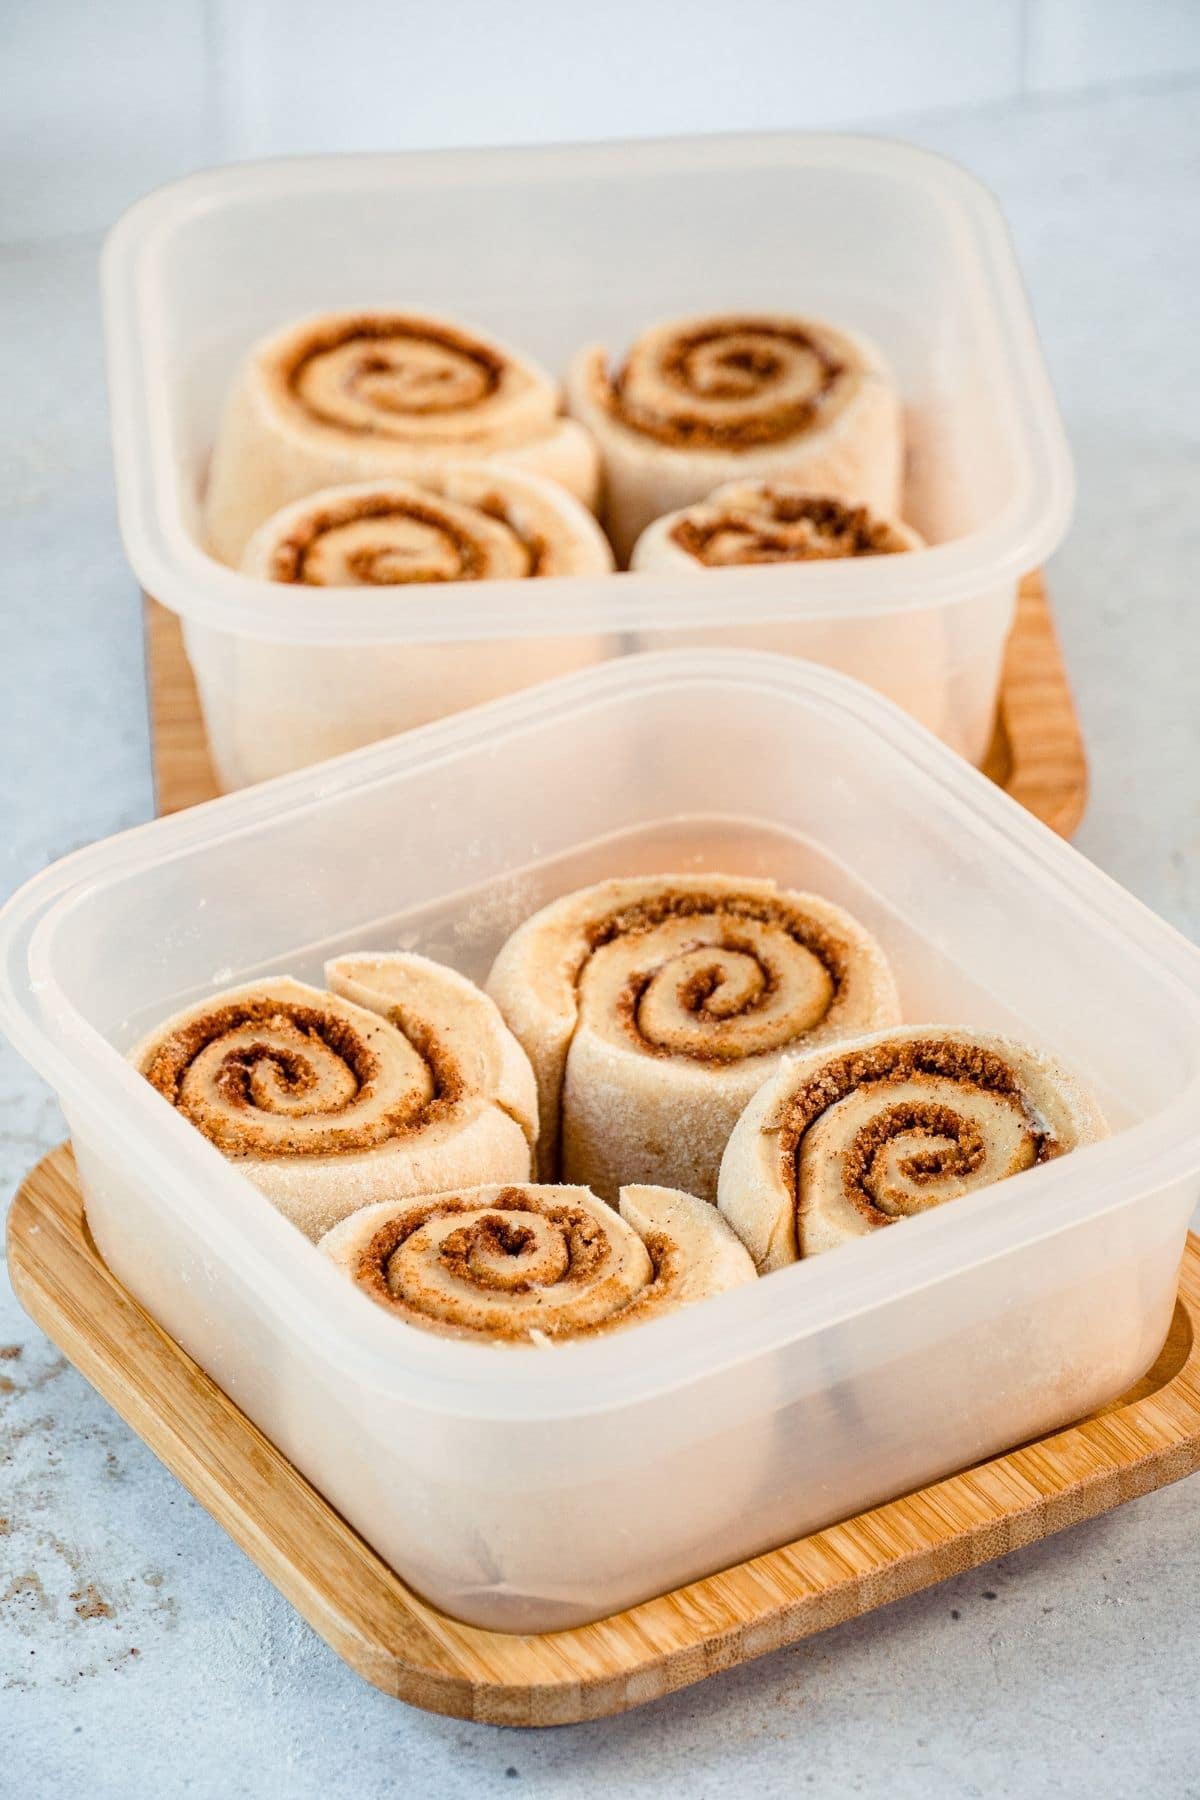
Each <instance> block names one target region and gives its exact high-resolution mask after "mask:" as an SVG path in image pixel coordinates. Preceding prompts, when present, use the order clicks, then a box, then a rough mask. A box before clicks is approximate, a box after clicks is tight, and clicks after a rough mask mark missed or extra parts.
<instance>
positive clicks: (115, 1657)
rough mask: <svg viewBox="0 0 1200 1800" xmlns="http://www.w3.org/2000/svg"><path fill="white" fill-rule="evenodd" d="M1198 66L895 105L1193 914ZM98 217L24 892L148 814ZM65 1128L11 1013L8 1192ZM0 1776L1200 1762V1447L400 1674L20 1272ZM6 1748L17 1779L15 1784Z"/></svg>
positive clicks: (441, 1779) (21, 836)
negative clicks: (1080, 1515)
mask: <svg viewBox="0 0 1200 1800" xmlns="http://www.w3.org/2000/svg"><path fill="white" fill-rule="evenodd" d="M1198 115H1200V87H1196V86H1170V85H1168V86H1164V87H1161V88H1159V89H1157V90H1156V91H1144V92H1141V93H1137V94H1133V95H1130V94H1125V95H1123V96H1122V97H1120V98H1103V97H1093V98H1083V99H1079V100H1075V101H1072V102H1063V101H1056V102H1054V103H1051V104H1046V105H1044V106H1032V107H1031V106H1024V107H1014V106H1005V107H999V108H996V109H994V110H990V111H986V112H977V113H974V114H971V115H966V114H963V115H954V116H950V115H947V116H945V117H942V118H938V119H936V120H929V119H924V120H919V121H916V122H910V123H909V124H908V125H907V126H905V127H903V128H898V129H904V130H905V132H906V134H907V135H910V136H913V137H916V138H917V139H918V140H919V141H921V142H924V143H926V144H928V145H929V146H930V147H932V148H935V149H938V150H942V151H944V152H946V153H947V154H948V155H950V156H953V157H956V158H958V159H959V160H961V161H962V162H964V163H966V164H967V166H968V167H970V168H971V169H973V170H974V171H975V172H976V173H978V174H979V175H981V176H982V177H983V178H984V180H985V181H987V182H989V183H990V184H991V186H992V187H993V188H994V189H995V191H996V192H997V194H998V195H999V197H1000V200H1001V202H1002V204H1003V205H1004V207H1005V209H1006V211H1007V213H1008V216H1009V219H1010V221H1011V223H1012V227H1013V231H1014V234H1015V237H1016V240H1017V247H1018V251H1019V254H1020V257H1021V259H1022V263H1023V266H1024V269H1025V272H1026V276H1027V279H1028V282H1029V286H1030V288H1031V291H1032V295H1033V300H1034V305H1035V308H1036V312H1037V316H1038V320H1039V324H1040V327H1041V330H1042V334H1043V337H1044V340H1045V345H1046V352H1047V357H1048V361H1049V364H1050V368H1051V371H1052V374H1053V377H1054V381H1055V385H1056V388H1057V391H1058V395H1059V398H1060V401H1061V404H1062V407H1063V410H1064V413H1065V416H1066V421H1067V428H1068V432H1069V435H1070V439H1071V443H1072V446H1073V449H1074V453H1075V458H1076V463H1077V468H1078V475H1079V506H1078V511H1077V515H1076V520H1075V524H1074V528H1073V530H1072V532H1071V536H1070V539H1069V541H1068V543H1067V545H1066V547H1065V548H1064V550H1063V551H1062V552H1061V553H1060V555H1059V556H1057V557H1056V558H1055V560H1054V563H1053V565H1052V569H1051V584H1052V593H1053V597H1054V602H1055V606H1056V609H1057V613H1058V618H1059V621H1060V625H1061V628H1062V633H1063V638H1064V643H1065V650H1066V655H1067V661H1068V665H1069V668H1070V671H1071V674H1072V677H1073V681H1074V686H1075V690H1076V695H1077V698H1078V702H1079V706H1080V711H1081V713H1082V717H1083V724H1084V729H1085V733H1086V736H1087V741H1088V747H1089V750H1090V753H1091V763H1092V780H1093V787H1092V800H1091V805H1090V809H1089V813H1088V817H1087V820H1086V822H1085V824H1084V826H1083V829H1082V830H1081V832H1080V833H1079V836H1078V839H1077V842H1078V844H1079V846H1080V848H1081V849H1083V850H1084V851H1085V852H1086V853H1087V854H1088V855H1089V856H1091V857H1093V858H1094V859H1095V860H1096V861H1097V862H1098V863H1100V864H1101V865H1102V866H1103V867H1104V868H1106V869H1107V870H1109V871H1110V872H1111V873H1112V874H1113V875H1115V876H1116V877H1117V878H1118V879H1119V880H1121V881H1122V882H1124V883H1125V884H1126V885H1127V886H1128V887H1130V888H1132V889H1133V891H1134V892H1135V893H1136V894H1138V895H1139V896H1141V897H1142V898H1143V899H1144V900H1145V901H1146V902H1147V903H1148V904H1149V905H1150V906H1152V907H1154V908H1155V909H1156V910H1158V911H1159V912H1161V913H1163V914H1165V915H1166V916H1167V917H1168V918H1169V919H1171V920H1172V921H1173V922H1174V923H1176V924H1177V925H1179V926H1180V927H1181V928H1182V929H1183V930H1185V931H1186V932H1188V933H1189V934H1190V935H1192V936H1193V937H1194V936H1196V935H1197V933H1198V932H1200V809H1198V805H1197V800H1198V793H1200V778H1198V773H1197V772H1198V769H1200V703H1198V699H1197V691H1196V689H1197V671H1198V669H1200V657H1198V652H1200V598H1198V596H1197V594H1196V592H1195V587H1196V580H1197V575H1196V571H1197V569H1198V568H1200V439H1198V437H1197V421H1198V420H1200V332H1198V331H1197V329H1196V314H1195V295H1196V293H1197V292H1198V291H1200V240H1198V238H1197V234H1196V231H1195V213H1196V195H1197V193H1198V192H1200V130H1198V127H1197V118H1198ZM96 250H97V246H96V244H95V243H94V242H92V241H91V240H88V241H78V240H72V241H67V242H60V243H58V244H55V245H49V246H46V245H44V246H41V247H31V248H29V249H28V250H22V249H20V248H17V249H12V250H7V251H4V252H3V253H2V261H0V271H2V273H0V320H2V330H0V342H3V344H4V346H5V359H6V364H5V378H4V393H5V402H6V404H5V408H4V414H5V423H4V426H3V428H2V429H3V436H4V440H5V441H4V443H3V449H2V452H0V453H2V455H3V458H4V471H3V476H2V479H0V534H2V536H3V540H4V544H5V549H6V569H7V577H6V585H5V590H4V600H3V606H4V614H5V632H4V651H3V653H2V654H0V749H2V752H3V755H2V761H0V766H2V767H3V769H4V770H5V781H4V787H5V793H4V797H3V807H4V816H3V831H2V838H3V845H2V855H3V862H2V864H0V891H3V892H7V891H8V890H9V889H10V888H11V887H13V886H15V885H16V883H17V882H18V881H19V880H21V879H23V878H24V877H25V876H27V875H29V874H32V873H33V872H34V871H35V870H37V869H38V868H40V867H41V866H42V865H43V864H44V863H46V862H47V861H49V860H50V859H52V858H54V857H58V856H62V855H63V854H64V853H65V852H67V851H69V850H71V849H74V848H75V847H76V846H78V845H80V844H84V843H88V842H90V841H91V840H92V839H94V838H98V837H101V836H104V835H106V834H108V833H110V832H112V831H116V830H119V829H121V828H122V827H124V826H127V825H131V824H134V823H136V822H137V821H139V820H141V819H144V818H146V817H148V816H149V815H150V812H151V790H150V778H149V766H148V752H147V731H146V717H145V696H144V692H143V679H142V647H141V636H140V617H139V607H138V596H137V592H136V588H135V584H134V582H133V580H132V578H131V576H130V574H129V572H128V570H127V568H126V566H125V563H124V560H123V557H122V552H121V546H120V542H119V539H118V536H117V529H116V524H115V519H114V513H113V502H112V493H111V481H110V472H109V451H108V441H107V419H106V413H105V402H104V392H103V380H102V372H101V371H102V363H101V344H100V329H99V322H98V311H97V296H96V275H95V264H96ZM61 1136H62V1124H61V1120H60V1119H59V1117H58V1115H57V1112H56V1108H55V1106H54V1104H53V1102H52V1101H51V1100H50V1098H49V1097H48V1095H47V1094H46V1092H45V1090H44V1089H43V1088H42V1086H41V1085H40V1083H39V1082H38V1081H37V1080H36V1079H35V1078H34V1077H33V1076H32V1075H31V1074H30V1073H29V1071H27V1070H26V1069H25V1067H24V1066H23V1065H22V1064H21V1063H20V1062H19V1061H18V1060H17V1059H16V1057H15V1056H14V1055H12V1053H11V1052H9V1051H8V1050H7V1048H4V1047H0V1194H2V1195H3V1197H4V1198H5V1199H7V1197H8V1195H9V1194H10V1192H11V1190H12V1188H13V1186H15V1184H16V1182H17V1181H18V1179H19V1178H20V1176H21V1175H22V1174H23V1173H24V1172H25V1170H26V1169H27V1168H28V1167H29V1165H30V1164H31V1163H32V1162H33V1161H34V1160H35V1159H36V1158H37V1157H38V1156H39V1155H40V1154H41V1153H42V1152H43V1151H44V1150H46V1149H48V1148H49V1147H50V1146H51V1145H53V1144H54V1143H55V1142H57V1141H58V1140H59V1138H60V1137H61ZM0 1346H15V1347H16V1348H17V1351H18V1353H17V1354H15V1355H13V1356H12V1357H11V1358H10V1359H8V1360H3V1361H0V1514H3V1515H4V1519H3V1522H0V1534H6V1535H0V1744H2V1746H3V1748H2V1750H0V1771H2V1772H0V1791H4V1792H11V1793H12V1794H14V1796H15V1795H20V1796H22V1797H23V1800H40V1797H42V1796H47V1797H49V1796H58V1795H61V1794H63V1793H67V1792H70V1791H74V1790H77V1791H81V1792H82V1791H86V1792H88V1793H89V1794H90V1795H93V1796H95V1797H96V1800H101V1797H102V1796H108V1795H114V1796H115V1795H130V1794H137V1795H140V1794H156V1795H174V1794H184V1793H187V1794H196V1795H202V1796H208V1795H212V1796H231V1797H232V1796H238V1795H267V1794H275V1793H281V1794H282V1793H286V1794H287V1795H288V1796H289V1800H317V1797H318V1796H320V1797H321V1800H334V1797H335V1796H339V1795H342V1794H355V1795H357V1794H370V1795H374V1794H388V1793H393V1792H395V1793H405V1794H438V1795H447V1796H450V1795H459V1794H461V1795H467V1794H471V1795H476V1794H478V1795H487V1794H491V1793H493V1792H495V1793H497V1794H501V1793H503V1794H505V1795H514V1794H522V1793H529V1794H554V1795H574V1794H589V1793H593V1792H605V1791H608V1792H613V1793H617V1794H631V1793H641V1792H648V1793H654V1794H657V1795H665V1794H681V1795H682V1794H687V1795H691V1796H705V1795H714V1796H715V1795H717V1794H719V1793H737V1792H739V1791H740V1792H754V1793H756V1794H761V1795H774V1794H780V1795H783V1794H789V1795H790V1794H794V1793H796V1792H805V1791H811V1792H814V1793H822V1794H831V1793H854V1794H880V1795H884V1794H886V1795H888V1796H890V1797H892V1800H899V1797H901V1796H904V1795H908V1794H913V1795H917V1794H920V1795H943V1794H945V1795H982V1794H987V1795H1022V1796H1028V1795H1040V1794H1072V1795H1073V1794H1079V1793H1083V1792H1088V1793H1091V1794H1093V1795H1097V1796H1103V1795H1109V1794H1112V1795H1116V1794H1121V1795H1125V1794H1128V1793H1130V1792H1133V1793H1138V1792H1149V1791H1160V1792H1163V1793H1166V1794H1172V1795H1179V1794H1184V1793H1195V1792H1200V1786H1198V1785H1197V1784H1198V1782H1200V1773H1198V1769H1200V1764H1198V1763H1197V1757H1196V1750H1197V1746H1198V1744H1200V1725H1198V1723H1197V1720H1198V1716H1200V1715H1198V1713H1197V1694H1198V1693H1200V1633H1198V1632H1197V1630H1196V1629H1195V1621H1194V1617H1193V1608H1194V1602H1195V1595H1196V1578H1197V1573H1198V1570H1200V1556H1198V1550H1197V1544H1198V1537H1200V1481H1192V1482H1185V1483H1183V1484H1181V1485H1180V1486H1177V1487H1174V1488H1170V1489H1167V1490H1166V1491H1164V1492H1162V1493H1160V1494H1157V1495H1153V1496H1150V1497H1149V1498H1147V1499H1144V1500H1140V1501H1137V1502H1135V1503H1133V1504H1131V1505H1128V1506H1125V1507H1123V1508H1121V1509H1120V1510H1119V1511H1118V1512H1116V1513H1114V1514H1111V1515H1109V1516H1108V1517H1107V1518H1104V1519H1101V1520H1098V1521H1097V1522H1095V1523H1093V1524H1090V1525H1086V1526H1083V1527H1081V1528H1079V1529H1077V1530H1074V1531H1071V1532H1068V1533H1066V1534H1064V1535H1062V1536H1060V1537H1058V1538H1055V1539H1052V1540H1050V1541H1048V1542H1046V1543H1043V1544H1039V1545H1036V1546H1034V1547H1032V1548H1030V1549H1027V1550H1025V1551H1022V1552H1020V1553H1018V1554H1014V1555H1012V1556H1008V1557H1005V1558H1004V1559H1003V1560H1002V1561H1000V1562H999V1563H996V1564H993V1565H992V1566H990V1567H989V1568H987V1569H985V1570H980V1571H978V1572H976V1573H975V1574H972V1575H967V1576H964V1577H963V1578H962V1579H960V1580H957V1581H954V1582H951V1583H950V1584H948V1585H946V1586H943V1587H939V1588H936V1589H934V1590H932V1591H931V1592H928V1593H925V1594H922V1595H919V1596H918V1597H916V1598H914V1599H912V1600H908V1601H905V1602H902V1603H900V1604H898V1605H896V1606H892V1607H890V1608H888V1609H886V1610H884V1611H882V1612H879V1613H876V1614H874V1615H872V1616H870V1617H867V1618H864V1619H861V1620H859V1621H857V1622H855V1623H853V1624H849V1625H846V1626H843V1627H841V1628H839V1629H837V1630H834V1631H830V1632H826V1633H825V1634H824V1635H822V1636H820V1637H817V1638H814V1639H811V1640H810V1641H808V1642H806V1643H804V1644H802V1645H800V1646H799V1647H797V1648H796V1649H793V1650H791V1651H784V1652H781V1653H779V1654H777V1655H774V1656H771V1657H768V1658H766V1659H765V1660H763V1661H762V1662H760V1663H757V1664H755V1665H753V1666H751V1667H749V1668H746V1669H742V1670H739V1671H737V1672H734V1673H731V1674H728V1675H724V1676H720V1677H718V1678H716V1679H715V1680H712V1681H709V1682H707V1683H704V1684H703V1685H701V1686H700V1687H698V1688H694V1689H692V1690H690V1691H688V1692H685V1693H682V1694H679V1695H676V1696H674V1697H673V1698H670V1699H667V1700H664V1701H661V1702H659V1703H658V1704H656V1705H653V1706H650V1707H647V1708H644V1709H643V1710H642V1711H640V1712H638V1713H634V1714H631V1715H629V1716H627V1717H625V1718H623V1719H618V1720H612V1721H607V1722H603V1723H599V1724H595V1725H589V1726H581V1727H576V1728H573V1729H567V1730H561V1731H556V1732H549V1733H541V1734H522V1733H519V1732H514V1731H498V1730H494V1729H491V1728H487V1727H483V1726H474V1725H468V1724H462V1723H459V1722H457V1721H454V1720H450V1719H440V1718H434V1717H431V1716H427V1715H425V1714H423V1713H420V1712H416V1711H413V1710H410V1709H408V1708H406V1707H404V1706H401V1705H399V1704H398V1703H397V1702H395V1701H393V1700H389V1699H387V1698H385V1697H384V1696H383V1695H382V1694H379V1693H376V1692H375V1691H374V1690H373V1689H371V1688H369V1687H367V1686H366V1685H365V1684H364V1683H362V1682H361V1681H359V1680H358V1678H357V1677H355V1676H354V1675H352V1674H350V1672H349V1671H348V1670H347V1669H346V1668H344V1667H343V1666H342V1664H341V1663H340V1662H339V1661H338V1659H337V1657H336V1656H335V1655H334V1654H333V1652H332V1651H330V1650H328V1649H327V1648H326V1647H325V1645H324V1644H323V1643H322V1642H321V1641H320V1640H319V1639H318V1638H317V1637H316V1636H314V1634H313V1633H312V1632H310V1631H309V1630H308V1628H307V1627H306V1626H305V1625H304V1624H302V1623H301V1622H300V1620H299V1619H298V1618H297V1617H296V1615H295V1614H294V1613H293V1612H292V1611H291V1609H290V1608H289V1607H288V1606H287V1605H286V1603H285V1602H284V1601H283V1600H281V1599H280V1598H279V1597H278V1595H277V1594H276V1593H275V1591H274V1589H273V1588H271V1587H270V1585H269V1584H268V1583H267V1582H266V1581H265V1580H264V1579H263V1578H262V1577H261V1576H260V1575H259V1574H258V1573H257V1571H256V1570H255V1569H254V1568H253V1567H252V1566H251V1564H250V1563H249V1562H248V1561H247V1560H246V1559H245V1557H243V1556H242V1554H241V1553H240V1552H239V1551H238V1550H237V1549H235V1548H234V1546H233V1545H232V1544H231V1543H230V1541H229V1540H228V1539H227V1538H226V1536H225V1535H224V1533H223V1532H222V1531H221V1530H220V1529H219V1528H218V1527H217V1526H216V1525H215V1524H213V1523H212V1521H211V1520H210V1519H209V1518H208V1516H207V1515H206V1514H205V1513H204V1512H203V1511H202V1509H201V1508H200V1507H199V1506H198V1505H197V1504H196V1503H195V1502H193V1501H192V1500H191V1499H190V1498H189V1497H188V1495H187V1494H186V1493H185V1492H184V1491H183V1490H182V1489H181V1488H180V1487H179V1486H178V1485H177V1483H176V1482H175V1481H174V1480H173V1479H172V1478H171V1476H169V1475H168V1474H167V1473H166V1472H165V1470H164V1469H163V1468H162V1467H161V1466H160V1465H159V1464H158V1462H157V1461H156V1460H155V1458H154V1457H153V1456H152V1455H151V1454H150V1452H149V1451H148V1450H146V1449H145V1448H144V1447H143V1446H142V1444H141V1443H140V1442H139V1441H138V1439H137V1438H135V1437H134V1436H133V1435H132V1433H130V1432H129V1431H127V1430H126V1429H125V1427H124V1426H123V1425H122V1424H121V1423H120V1422H119V1421H118V1420H117V1419H116V1418H115V1417H114V1415H113V1414H112V1413H111V1412H110V1411H109V1410H108V1408H107V1407H106V1406H105V1405H104V1403H103V1402H102V1401H101V1400H100V1399H99V1398H98V1397H97V1396H96V1394H95V1393H94V1392H93V1391H92V1390H91V1388H89V1387H88V1385H87V1384H86V1382H84V1381H83V1380H82V1378H81V1377H79V1376H78V1375H76V1374H75V1372H74V1371H73V1370H72V1369H70V1368H69V1367H68V1366H67V1365H66V1364H65V1363H64V1361H63V1360H62V1358H61V1357H59V1356H58V1355H57V1353H56V1352H55V1351H54V1350H53V1349H52V1348H51V1347H50V1346H49V1345H48V1344H47V1343H46V1341H45V1340H44V1339H43V1338H42V1337H41V1335H40V1334H39V1333H38V1332H37V1331H36V1330H35V1329H34V1327H33V1326H32V1325H31V1324H30V1323H29V1321H28V1320H27V1319H26V1318H25V1316H24V1314H23V1313H22V1312H21V1310H20V1309H19V1307H18V1306H17V1304H16V1302H15V1300H14V1299H13V1297H12V1294H11V1292H10V1290H9V1289H8V1287H7V1284H6V1283H0ZM10 1781H11V1782H12V1784H13V1785H12V1786H11V1787H10V1786H9V1785H8V1783H9V1782H10Z"/></svg>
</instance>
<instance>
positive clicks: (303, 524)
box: [242, 463, 613, 587]
mask: <svg viewBox="0 0 1200 1800" xmlns="http://www.w3.org/2000/svg"><path fill="white" fill-rule="evenodd" d="M612 566H613V565H612V551H611V550H610V549H609V546H608V540H607V539H606V538H605V536H604V533H603V532H602V531H601V529H600V527H599V526H598V525H597V523H596V521H595V519H594V517H593V516H592V514H591V513H590V512H589V511H588V510H587V508H586V507H585V506H583V505H582V504H581V503H580V502H579V501H578V500H576V499H575V498H574V496H573V495H571V494H569V493H567V491H566V489H565V488H562V487H559V486H558V485H557V483H555V482H552V481H547V480H545V479H544V478H542V477H540V476H537V475H530V474H527V473H524V472H521V473H519V472H517V471H516V470H513V469H504V468H501V467H500V466H499V465H491V464H478V463H476V464H471V463H451V464H448V465H447V466H446V468H445V469H443V470H442V471H441V472H440V474H434V475H431V476H430V477H429V478H428V479H427V480H426V481H425V482H423V483H420V484H418V483H417V482H412V481H400V480H396V479H389V480H386V481H369V482H359V483H356V484H354V485H352V486H349V487H334V488H323V489H322V490H321V491H320V492H319V493H316V494H310V495H309V496H308V497H307V498H306V499H303V500H296V501H293V503H292V504H291V505H290V506H285V507H284V508H283V510H282V511H281V512H278V513H276V514H275V516H274V517H273V518H271V519H268V520H267V522H266V523H265V524H264V525H262V526H260V527H259V529H258V530H257V531H256V532H255V534H254V536H253V537H252V538H251V540H250V542H249V544H248V545H247V546H246V553H245V555H244V556H243V558H242V570H243V572H244V573H245V574H247V575H256V576H259V577H260V578H261V579H262V580H264V581H275V582H281V583H284V584H288V585H292V586H300V587H396V586H402V585H405V584H407V583H409V582H445V581H489V580H491V581H502V580H509V581H518V580H524V579H526V578H529V577H538V576H553V575H603V574H606V573H607V572H608V571H609V570H610V569H611V568H612Z"/></svg>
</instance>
